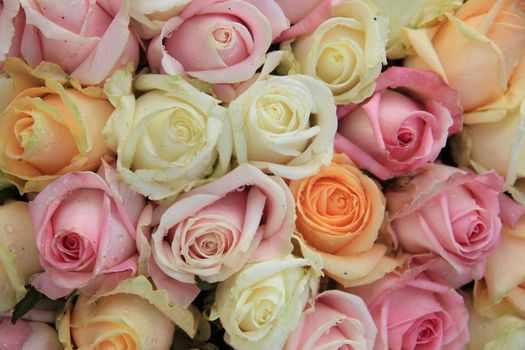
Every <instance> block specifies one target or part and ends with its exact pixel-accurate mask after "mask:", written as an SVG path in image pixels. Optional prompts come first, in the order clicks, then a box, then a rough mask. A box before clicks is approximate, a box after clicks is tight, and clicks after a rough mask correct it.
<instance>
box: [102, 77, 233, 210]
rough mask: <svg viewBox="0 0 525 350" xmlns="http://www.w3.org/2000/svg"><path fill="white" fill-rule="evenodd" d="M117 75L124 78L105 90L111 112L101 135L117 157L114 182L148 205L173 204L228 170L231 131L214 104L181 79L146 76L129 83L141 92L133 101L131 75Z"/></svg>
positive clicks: (220, 110)
mask: <svg viewBox="0 0 525 350" xmlns="http://www.w3.org/2000/svg"><path fill="white" fill-rule="evenodd" d="M119 74H123V75H124V76H122V77H121V76H120V75H119V77H118V78H116V79H115V81H113V80H109V81H108V84H106V91H107V92H108V95H110V96H112V101H113V102H114V104H115V105H116V106H117V110H116V111H115V113H113V115H112V116H111V118H110V120H109V121H108V123H107V125H106V127H105V129H104V134H105V135H106V138H107V141H108V144H109V146H110V147H112V148H113V149H114V150H116V151H117V153H118V159H117V170H118V172H119V174H120V176H121V177H122V178H123V180H124V181H125V182H126V183H127V184H128V185H129V186H130V187H131V188H132V189H133V190H135V191H136V192H139V193H142V194H144V195H146V196H148V197H149V198H150V199H154V200H155V199H166V198H173V197H175V196H176V195H178V194H179V193H180V192H181V191H184V190H185V191H188V190H189V189H191V188H192V187H194V186H196V185H201V184H203V183H205V182H208V181H211V180H213V179H214V178H217V177H219V176H221V175H223V174H225V173H226V172H227V171H228V170H229V165H230V157H231V149H232V137H231V128H230V124H229V122H228V120H227V117H226V110H225V109H224V107H222V106H219V101H218V100H216V99H214V98H213V97H211V96H209V95H207V94H205V93H203V92H200V91H199V90H197V89H196V88H194V87H193V86H191V85H190V84H189V83H188V82H186V81H185V80H184V79H182V78H181V77H169V76H162V75H149V74H147V75H140V76H139V77H137V79H136V80H135V88H136V89H137V90H139V91H142V92H145V93H144V94H143V95H141V96H140V97H138V98H137V99H135V97H134V95H133V93H132V91H131V75H129V74H126V73H124V72H122V71H121V72H119ZM121 78H122V79H123V80H125V81H126V83H125V84H124V85H125V86H122V89H120V85H119V84H120V81H121ZM116 91H119V93H121V95H122V96H117V95H113V94H114V93H115V94H116ZM120 91H121V92H120Z"/></svg>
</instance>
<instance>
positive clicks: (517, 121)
mask: <svg viewBox="0 0 525 350" xmlns="http://www.w3.org/2000/svg"><path fill="white" fill-rule="evenodd" d="M523 70H524V71H525V65H523ZM524 81H525V80H524ZM520 103H521V104H518V105H516V106H515V107H514V108H512V109H510V110H508V111H506V116H505V118H503V119H501V120H497V121H494V122H489V123H479V124H474V125H468V126H466V127H465V129H464V130H463V132H461V133H460V134H458V135H456V136H455V137H454V138H453V139H452V141H451V143H450V144H451V146H452V156H453V158H454V160H455V161H456V162H457V163H458V164H460V165H461V166H464V167H470V168H472V169H474V170H475V171H476V172H483V171H486V169H495V170H496V171H497V172H498V173H499V174H500V175H502V176H503V177H504V178H505V185H506V186H505V190H507V191H508V192H510V193H511V194H512V196H513V197H514V198H515V199H516V200H517V201H519V202H520V203H522V204H525V181H524V180H525V167H524V165H523V164H525V146H524V145H525V143H524V142H523V139H524V137H525V133H524V132H523V125H522V124H523V122H522V120H523V119H524V118H525V99H524V100H523V101H522V102H520ZM488 140H489V141H488Z"/></svg>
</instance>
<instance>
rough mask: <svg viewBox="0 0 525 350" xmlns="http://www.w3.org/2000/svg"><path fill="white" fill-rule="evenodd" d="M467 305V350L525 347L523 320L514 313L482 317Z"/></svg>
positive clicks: (517, 348) (516, 349) (469, 304)
mask: <svg viewBox="0 0 525 350" xmlns="http://www.w3.org/2000/svg"><path fill="white" fill-rule="evenodd" d="M467 306H468V307H469V312H470V315H469V330H470V342H469V343H468V344H467V347H466V349H467V350H489V349H505V350H507V349H508V350H520V349H523V347H525V321H524V320H523V318H520V317H516V316H514V315H501V316H497V317H495V318H488V317H484V316H482V315H480V314H478V313H477V312H476V310H475V309H474V308H473V307H472V303H471V302H467Z"/></svg>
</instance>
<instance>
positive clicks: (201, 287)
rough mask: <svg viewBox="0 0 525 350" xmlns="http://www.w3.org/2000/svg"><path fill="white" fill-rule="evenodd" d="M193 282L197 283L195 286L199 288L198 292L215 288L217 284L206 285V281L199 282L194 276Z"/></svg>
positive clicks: (197, 277)
mask: <svg viewBox="0 0 525 350" xmlns="http://www.w3.org/2000/svg"><path fill="white" fill-rule="evenodd" d="M195 282H196V283H197V286H198V287H199V288H200V290H202V291H205V292H207V291H210V290H213V289H215V288H217V283H208V282H206V281H203V280H201V279H200V278H199V276H195Z"/></svg>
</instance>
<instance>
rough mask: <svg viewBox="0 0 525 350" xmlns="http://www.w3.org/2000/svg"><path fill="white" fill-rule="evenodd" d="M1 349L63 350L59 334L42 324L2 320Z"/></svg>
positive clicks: (0, 331)
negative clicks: (14, 322) (13, 322)
mask: <svg viewBox="0 0 525 350" xmlns="http://www.w3.org/2000/svg"><path fill="white" fill-rule="evenodd" d="M0 339H1V340H0V349H5V350H31V349H46V350H62V349H63V347H62V346H61V345H60V342H59V341H58V336H57V332H56V331H55V330H54V329H53V327H51V326H49V325H48V324H45V323H42V322H26V321H24V320H18V321H16V324H11V320H10V319H9V318H7V317H3V318H0Z"/></svg>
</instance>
